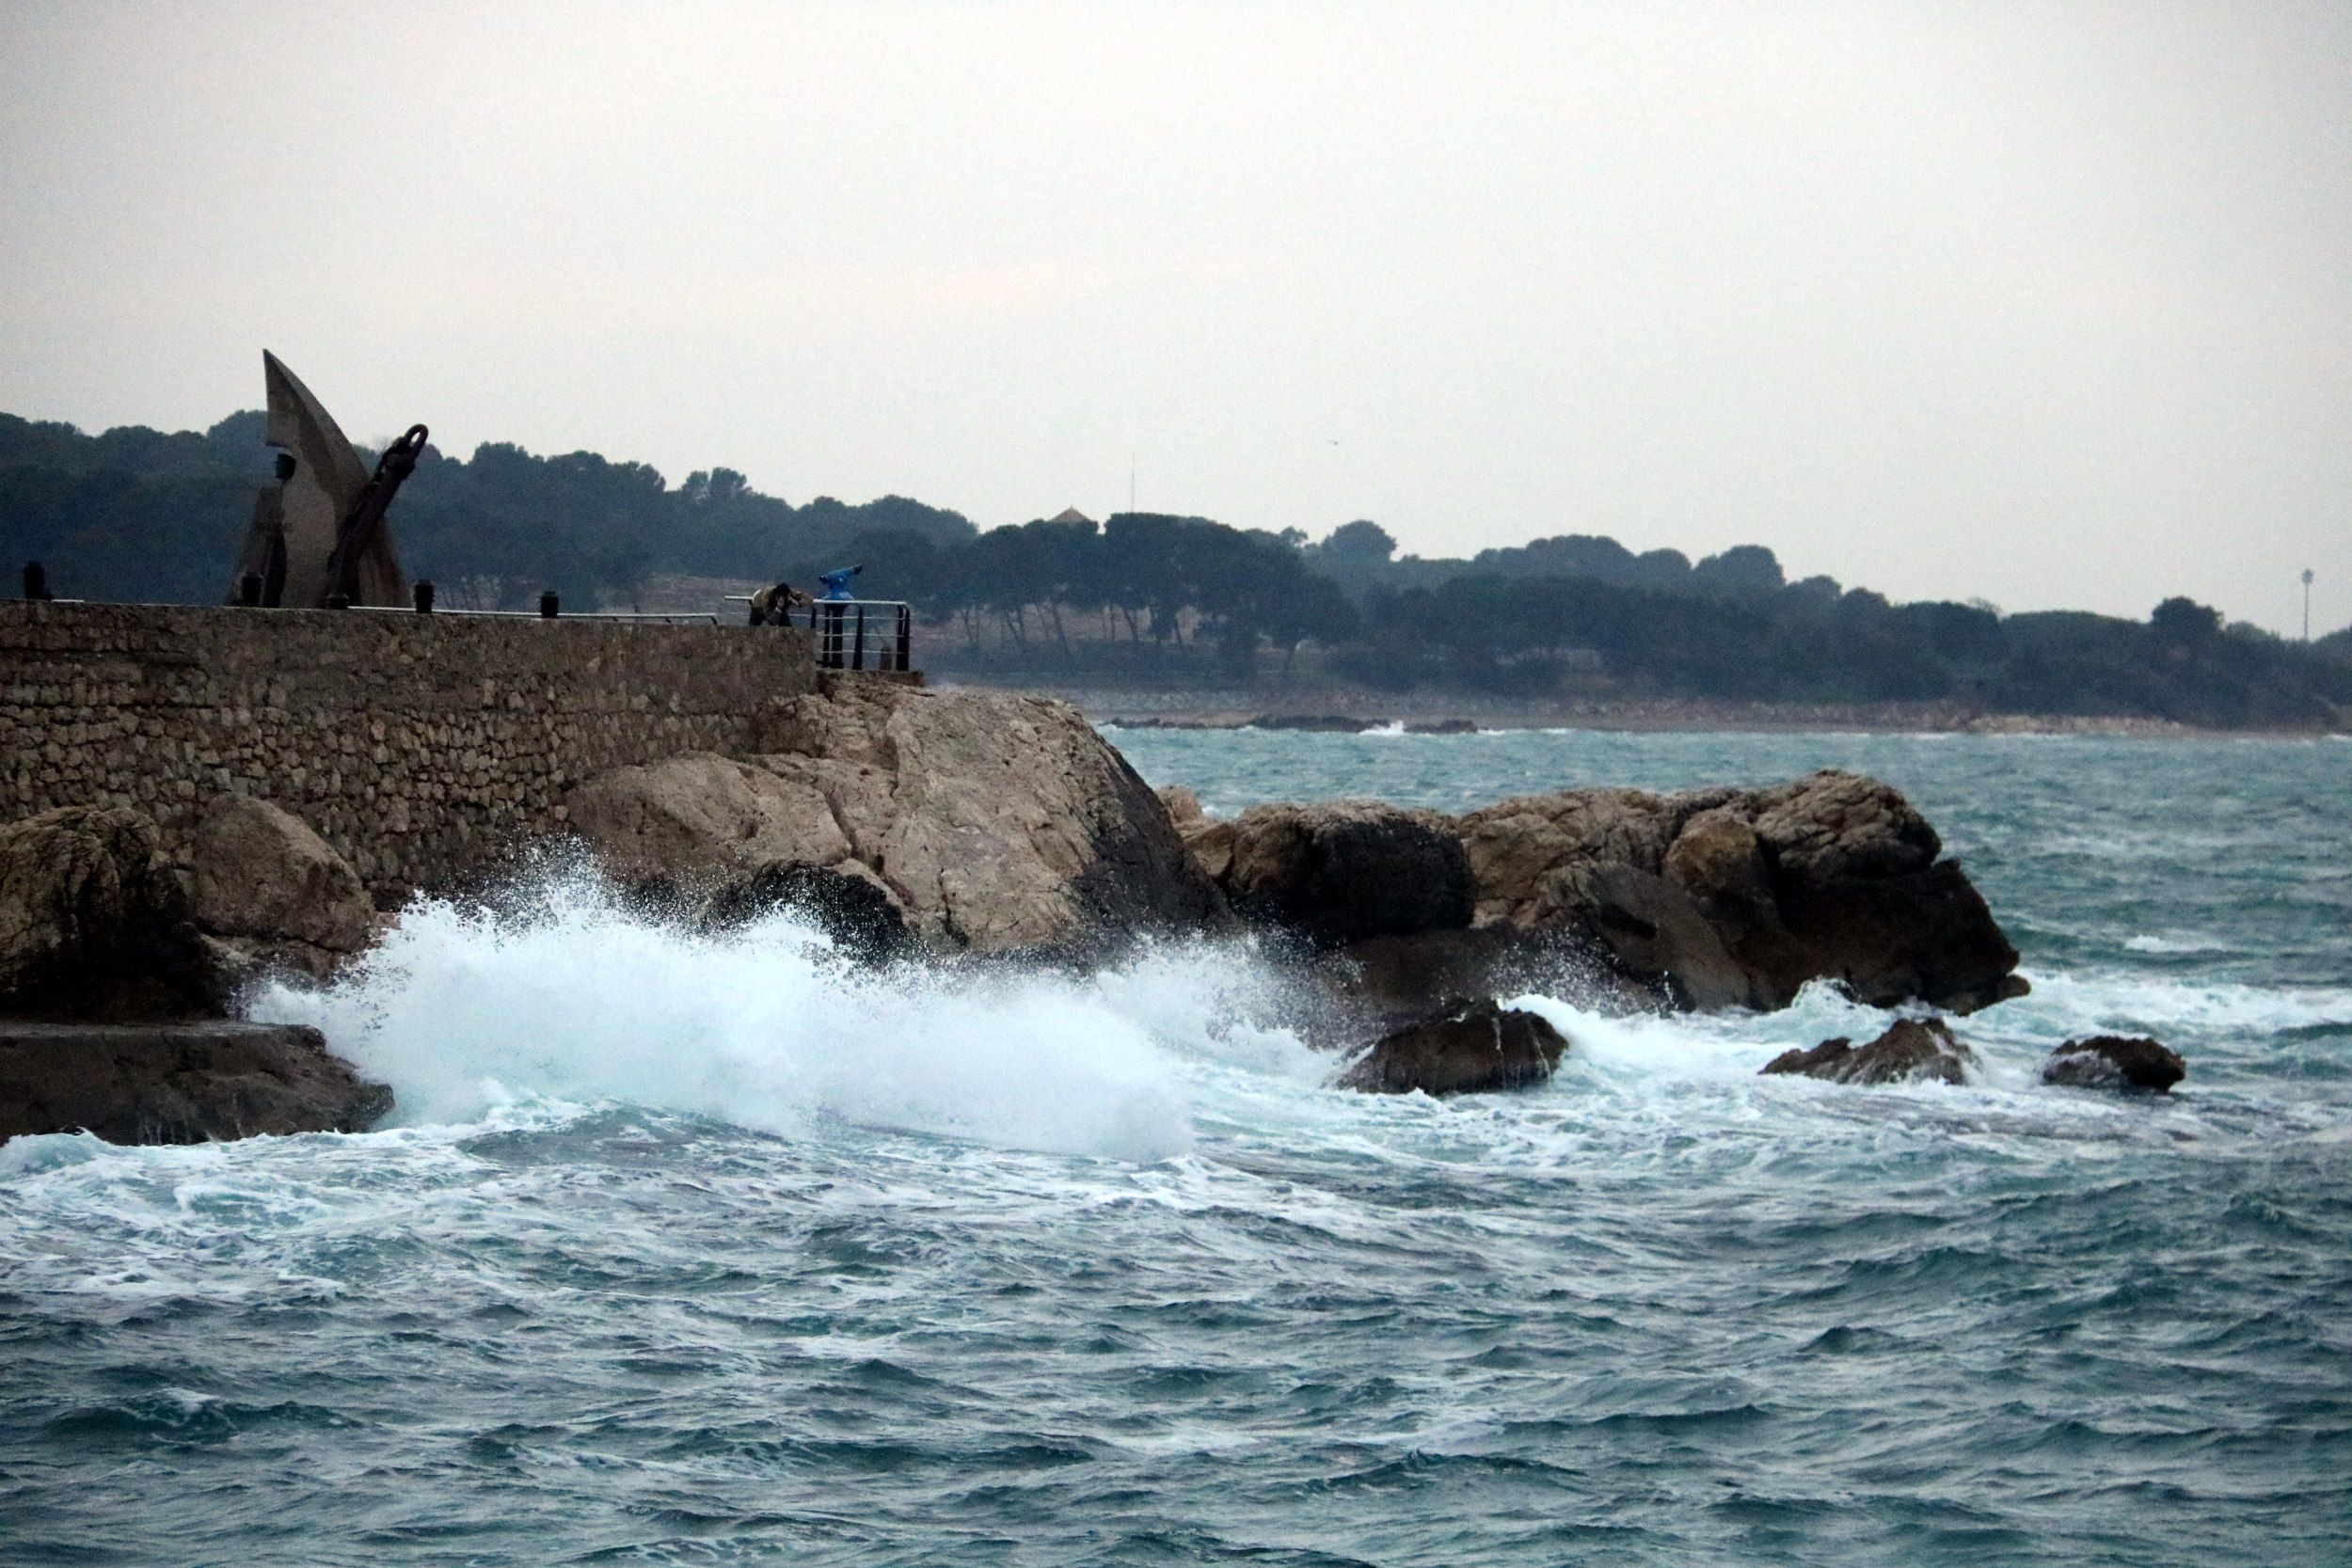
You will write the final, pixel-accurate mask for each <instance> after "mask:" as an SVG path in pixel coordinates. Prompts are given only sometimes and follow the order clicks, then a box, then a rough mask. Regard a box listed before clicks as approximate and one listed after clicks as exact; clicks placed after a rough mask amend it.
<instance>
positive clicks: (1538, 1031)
mask: <svg viewBox="0 0 2352 1568" xmlns="http://www.w3.org/2000/svg"><path fill="white" fill-rule="evenodd" d="M1567 1049H1568V1042H1567V1041H1566V1040H1565V1038H1563V1037H1561V1034H1560V1031H1559V1030H1557V1029H1554V1028H1553V1027H1552V1026H1551V1025H1550V1024H1549V1022H1546V1021H1545V1020H1543V1019H1541V1018H1539V1017H1537V1016H1536V1015H1535V1014H1534V1013H1530V1012H1523V1011H1521V1010H1519V1009H1518V1008H1516V1007H1503V1006H1500V1005H1498V1004H1497V1003H1495V1002H1493V1001H1492V1000H1487V1001H1482V1002H1474V1003H1469V1004H1456V1005H1454V1006H1453V1007H1451V1008H1449V1009H1447V1010H1445V1011H1443V1012H1440V1013H1438V1015H1436V1016H1435V1017H1431V1018H1426V1019H1423V1020H1422V1022H1418V1023H1412V1024H1407V1025H1406V1027H1404V1028H1402V1029H1399V1030H1396V1031H1395V1032H1394V1033H1392V1034H1390V1035H1387V1036H1385V1037H1382V1038H1381V1039H1380V1040H1379V1041H1378V1042H1377V1043H1375V1045H1374V1046H1373V1048H1372V1049H1371V1050H1370V1051H1367V1052H1365V1053H1364V1054H1363V1055H1362V1056H1361V1057H1359V1058H1358V1060H1357V1061H1356V1062H1355V1063H1354V1064H1353V1065H1352V1066H1350V1067H1349V1068H1348V1069H1347V1070H1346V1071H1345V1072H1343V1073H1342V1074H1341V1075H1340V1079H1339V1086H1340V1087H1342V1088H1345V1089H1361V1090H1363V1091H1365V1092H1366V1093H1369V1094H1411V1093H1413V1092H1414V1091H1415V1090H1419V1091H1420V1092H1422V1093H1423V1094H1431V1095H1450V1094H1488V1093H1493V1092H1495V1091H1498V1090H1502V1089H1518V1088H1525V1087H1526V1086H1527V1085H1531V1084H1540V1083H1542V1082H1543V1081H1544V1080H1545V1079H1547V1078H1549V1077H1550V1076H1551V1074H1552V1072H1553V1070H1554V1069H1556V1068H1558V1067H1559V1065H1560V1058H1561V1056H1562V1055H1563V1054H1565V1053H1566V1051H1567Z"/></svg>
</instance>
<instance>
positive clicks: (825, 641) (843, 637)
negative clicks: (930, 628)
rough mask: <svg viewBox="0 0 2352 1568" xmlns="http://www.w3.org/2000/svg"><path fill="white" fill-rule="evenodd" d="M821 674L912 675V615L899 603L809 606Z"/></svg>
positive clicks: (867, 601) (829, 602)
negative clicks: (897, 672)
mask: <svg viewBox="0 0 2352 1568" xmlns="http://www.w3.org/2000/svg"><path fill="white" fill-rule="evenodd" d="M808 629H809V630H810V631H811V632H812V633H814V634H815V636H816V640H817V665H818V669H821V670H910V669H913V668H914V666H913V665H912V664H910V663H909V662H908V660H909V658H910V657H911V656H912V654H913V652H914V610H911V609H909V608H908V607H907V606H906V605H905V604H904V603H902V602H900V601H899V600H897V599H818V601H817V602H816V603H814V604H812V605H810V606H809V607H808Z"/></svg>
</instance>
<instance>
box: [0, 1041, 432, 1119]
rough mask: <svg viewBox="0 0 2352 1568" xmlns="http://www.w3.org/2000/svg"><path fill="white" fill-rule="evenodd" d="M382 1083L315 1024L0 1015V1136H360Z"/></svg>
mask: <svg viewBox="0 0 2352 1568" xmlns="http://www.w3.org/2000/svg"><path fill="white" fill-rule="evenodd" d="M391 1102H392V1096H391V1091H390V1090H389V1088H387V1087H385V1086H384V1085H381V1084H372V1083H368V1082H366V1081H364V1080H362V1079H361V1078H360V1077H359V1075H358V1072H357V1071H355V1070H354V1069H352V1067H351V1066H350V1064H349V1063H347V1062H344V1061H342V1060H340V1059H339V1058H337V1057H335V1056H333V1055H330V1054H329V1053H327V1050H326V1040H325V1039H324V1038H323V1037H321V1036H320V1035H319V1032H318V1031H317V1030H315V1029H310V1028H306V1027H302V1026H300V1025H294V1024H262V1023H237V1022H226V1021H219V1020H213V1021H202V1022H178V1023H77V1022H8V1021H0V1139H7V1138H12V1137H19V1136H23V1135H26V1134H31V1133H40V1132H80V1131H87V1132H94V1133H96V1134H97V1135H98V1136H99V1137H102V1138H104V1139H105V1140H106V1141H107V1142H109V1143H124V1144H149V1143H167V1144H183V1143H201V1142H204V1141H205V1140H207V1139H213V1138H242V1137H249V1136H252V1135H253V1134H255V1133H262V1132H278V1133H284V1132H364V1131H365V1130H366V1129H368V1128H369V1127H372V1126H373V1125H374V1124H375V1122H376V1121H377V1120H378V1119H379V1118H381V1117H383V1116H384V1114H385V1113H386V1112H387V1111H389V1109H390V1108H391Z"/></svg>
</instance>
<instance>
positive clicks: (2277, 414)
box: [0, 0, 2352, 635]
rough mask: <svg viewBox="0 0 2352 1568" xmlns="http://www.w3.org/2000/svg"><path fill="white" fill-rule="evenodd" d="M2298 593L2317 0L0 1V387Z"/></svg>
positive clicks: (1897, 578)
mask: <svg viewBox="0 0 2352 1568" xmlns="http://www.w3.org/2000/svg"><path fill="white" fill-rule="evenodd" d="M264 347H268V348H271V349H273V350H275V351H276V352H277V353H278V355H279V356H281V357H283V358H284V359H285V360H286V361H287V362H288V363H289V364H290V365H292V366H293V367H294V370H295V371H296V372H297V373H298V374H300V375H301V376H302V377H303V379H304V380H305V381H307V382H308V383H309V384H310V387H311V388H312V389H313V390H314V391H316V392H317V393H318V394H319V395H320V397H321V398H322V399H323V400H324V401H325V402H326V405H327V407H328V408H329V409H331V410H332V411H334V413H335V414H336V416H337V417H338V419H339V420H341V421H342V423H343V425H344V426H345V428H346V429H347V430H348V431H350V433H351V434H352V435H353V436H355V437H357V438H359V439H362V440H366V439H369V438H372V437H380V436H389V434H391V433H394V432H397V431H398V430H401V429H404V428H405V427H406V426H407V425H408V424H410V423H411V422H414V421H418V420H421V421H424V422H425V423H427V424H429V425H430V426H431V427H432V429H433V432H434V437H435V441H436V444H437V445H438V446H440V447H441V448H442V449H443V450H445V451H455V452H460V453H463V452H469V451H471V450H472V449H473V447H474V445H475V444H476V443H478V442H481V441H487V440H510V441H516V442H519V443H521V444H522V445H524V446H526V447H528V448H530V449H531V450H532V451H542V452H552V451H573V450H578V449H583V448H584V449H587V450H591V451H600V452H603V453H604V454H606V455H607V456H609V457H613V458H616V459H620V458H635V459H641V460H644V461H647V462H651V463H652V464H654V465H655V466H656V467H660V469H661V470H662V471H663V472H664V473H665V474H667V475H668V476H669V477H670V478H671V479H672V480H673V481H674V482H675V481H677V480H682V479H683V478H684V477H685V476H686V475H687V473H688V472H689V471H691V469H694V468H698V467H713V466H722V465H723V466H726V467H735V468H738V469H740V470H742V471H743V472H744V473H746V474H748V475H749V476H750V478H751V481H752V483H754V484H755V485H757V486H758V487H759V488H761V489H763V490H766V491H769V492H770V493H771V494H776V495H781V496H784V497H785V498H786V499H790V500H793V501H796V502H797V501H803V500H806V499H810V498H812V497H815V496H818V495H833V496H836V497H840V498H842V499H848V500H862V499H868V498H870V497H873V496H877V495H882V494H900V495H911V496H914V497H916V498H919V499H923V500H926V501H929V502H931V503H933V504H935V505H941V506H948V507H953V508H955V509H957V510H959V511H961V512H963V513H964V514H966V515H969V516H970V517H972V519H973V520H974V521H975V522H977V523H978V524H980V525H981V526H982V527H993V526H995V525H998V524H1003V523H1011V522H1019V521H1023V520H1025V519H1027V518H1031V517H1036V516H1043V515H1052V514H1053V513H1056V512H1058V511H1059V510H1061V509H1062V508H1063V507H1064V506H1068V505H1073V504H1074V505H1076V506H1078V507H1080V508H1081V509H1083V510H1085V511H1087V512H1089V513H1090V514H1092V515H1095V516H1098V517H1099V516H1102V515H1105V514H1106V513H1108V512H1111V511H1116V510H1121V509H1124V508H1125V507H1126V506H1127V505H1128V503H1129V499H1130V494H1131V484H1132V495H1133V498H1134V499H1135V501H1136V504H1137V505H1139V506H1140V507H1142V508H1143V509H1145V510H1149V511H1161V512H1178V513H1188V514H1198V515H1206V516H1213V517H1216V518H1218V519H1220V520H1222V521H1224V522H1228V523H1232V524H1234V525H1236V526H1242V527H1256V528H1268V529H1282V528H1299V529H1303V530H1305V531H1308V532H1309V533H1311V534H1312V535H1315V536H1317V537H1320V536H1321V535H1322V534H1324V533H1326V532H1327V531H1329V530H1330V529H1331V528H1333V527H1335V526H1337V525H1338V524H1340V523H1342V522H1345V521H1347V520H1348V519H1350V518H1355V517H1371V518H1374V519H1375V520H1377V521H1378V522H1380V523H1381V524H1382V525H1383V526H1384V527H1386V528H1387V529H1388V530H1389V531H1391V533H1393V534H1394V535H1395V536H1396V537H1397V538H1398V540H1399V541H1400V542H1401V543H1402V546H1403V547H1404V548H1405V549H1406V550H1409V551H1414V552H1418V553H1421V554H1425V555H1452V554H1461V553H1467V552H1470V551H1474V550H1477V549H1480V548H1483V547H1486V546H1496V545H1510V544H1518V543H1521V542H1523V541H1525V540H1527V539H1528V538H1531V537H1534V536H1538V535H1543V534H1551V533H1572V532H1573V533H1605V534H1611V535H1613V536H1614V537H1616V538H1617V539H1619V540H1620V541H1622V542H1623V543H1625V544H1626V545H1627V546H1630V547H1632V548H1634V549H1637V550H1639V549H1651V548H1657V547H1660V546H1672V547H1675V548H1677V549H1680V550H1682V551H1684V552H1685V553H1687V554H1689V555H1691V556H1692V557H1693V558H1694V559H1695V558H1697V557H1699V556H1701V555H1704V554H1708V553H1711V552H1713V551H1716V550H1720V549H1723V548H1724V547H1726V546H1731V545H1736V544H1747V543H1756V544H1764V545H1768V546H1772V548H1773V549H1774V550H1775V551H1777V552H1778V554H1779V556H1780V558H1781V561H1782V562H1783V564H1784V565H1785V566H1786V567H1787V568H1788V572H1789V574H1790V575H1791V576H1792V577H1796V576H1804V575H1810V574H1813V573H1817V572H1826V573H1829V574H1830V575H1832V576H1834V577H1836V578H1838V579H1840V580H1841V581H1843V582H1846V583H1848V584H1850V585H1852V584H1860V585H1865V586H1868V587H1872V588H1876V589H1878V590H1880V591H1881V592H1883V593H1886V594H1889V595H1890V596H1892V597H1895V598H1899V599H1908V598H1923V597H1935V598H1961V599H1965V598H1983V599H1987V600H1990V601H1992V602H1994V603H1995V604H1997V605H1999V606H2001V607H2003V608H2004V609H2007V610H2034V609H2052V608H2081V609H2091V610H2102V611H2106V612H2109V613H2114V614H2123V615H2132V616H2144V615H2146V613H2147V612H2148V610H2149V609H2150V608H2151V607H2152V606H2153V605H2154V604H2155V603H2156V601H2157V600H2159V599H2161V598H2163V597H2165V596H2167V595H2169V594H2178V593H2185V594H2191V595H2192V596H2194V597H2197V598H2199V599H2201V600H2204V601H2206V602H2209V603H2212V604H2215V605H2217V607H2219V608H2220V609H2221V610H2223V611H2224V612H2225V613H2226V614H2227V615H2229V616H2230V617H2231V618H2233V619H2244V620H2249V621H2252V622H2254V623H2256V624H2258V625H2261V626H2268V627H2270V628H2272V629H2273V630H2277V631H2280V632H2284V633H2288V634H2290V635H2292V634H2294V633H2296V632H2298V631H2299V630H2300V625H2301V622H2300V614H2301V593H2302V589H2301V585H2300V582H2299V580H2298V579H2299V574H2300V572H2301V571H2302V569H2303V568H2305V567H2307V566H2308V567H2311V568H2312V569H2313V570H2314V571H2315V572H2316V574H2317V580H2316V582H2315V583H2314V586H2313V590H2312V613H2313V623H2314V624H2313V629H2314V630H2315V631H2326V630H2328V629H2330V628H2332V627H2334V626H2342V625H2344V623H2345V622H2346V621H2347V620H2352V5H2347V4H2344V3H2340V0H2339V3H2333V4H2307V3H2301V0H2263V3H2261V4H2245V3H2243V0H2233V3H2227V4H2189V3H2168V0H2131V3H2122V4H2105V3H2102V0H2068V3H2066V4H2049V3H2042V0H2028V3H2017V4H2004V3H1997V0H1987V3H1982V4H1970V5H1947V4H1938V3H1936V0H1911V3H1905V4H1893V3H1889V4H1883V5H1871V4H1850V5H1809V4H1804V3H1795V0H1792V3H1757V4H1747V3H1739V4H1734V3H1728V0H1726V3H1724V4H1716V5H1690V6H1686V5H1677V4H1672V3H1657V4H1644V5H1641V6H1628V5H1624V4H1621V3H1615V0H1611V3H1606V4H1590V5H1579V4H1569V3H1550V4H1542V5H1528V6H1521V5H1504V4H1491V5H1481V4H1475V3H1471V0H1456V3H1452V4H1445V5H1428V6H1422V5H1390V4H1378V3H1372V0H1364V3H1359V4H1354V5H1346V6H1320V5H1284V4H1276V3H1272V0H1265V3H1254V4H1238V3H1236V4H1151V3H1146V0H1135V3H1129V4H1120V5H1078V6H1068V5H1039V4H1014V3H1008V4H954V3H948V0H935V3H930V4H889V3H885V0H864V3H860V4H853V5H838V6H834V5H811V6H795V5H788V4H781V3H778V4H755V5H741V6H734V5H719V4H694V3H691V0H677V3H672V4H666V5H643V6H599V5H594V4H588V3H585V0H583V3H578V4H565V5H555V6H544V7H542V6H532V5H527V4H514V3H501V4H496V5H492V4H488V3H483V4H477V5H469V6H443V5H435V4H430V3H409V4H405V5H402V6H399V7H397V8H381V9H378V8H370V7H366V6H362V5H357V4H336V5H332V6H320V5H316V4H306V5H301V6H269V5H236V4H215V5H204V6H199V5H140V4H132V3H122V0H118V3H113V4H103V5H89V6H79V5H67V4H55V5H52V4H41V3H39V0H0V409H5V410H7V411H9V412H12V413H17V414H21V415H24V416H26V417H29V418H36V419H53V420H71V421H72V422H73V423H75V424H78V425H81V426H82V427H84V428H85V429H90V430H96V429H103V428H104V427H106V426H109V425H114V424H130V423H135V424H148V425H154V426H157V427H161V428H166V429H176V428H185V427H198V428H200V427H202V426H204V425H207V424H210V423H212V422H213V421H214V420H217V419H219V418H220V417H221V416H222V415H224V414H226V413H227V412H229V411H230V410H231V409H235V408H241V407H253V406H258V405H259V403H260V401H261V394H262V377H261V350H262V348H264Z"/></svg>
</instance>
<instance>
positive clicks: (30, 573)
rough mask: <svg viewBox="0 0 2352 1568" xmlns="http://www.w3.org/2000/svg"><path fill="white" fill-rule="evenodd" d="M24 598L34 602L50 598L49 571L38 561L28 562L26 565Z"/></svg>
mask: <svg viewBox="0 0 2352 1568" xmlns="http://www.w3.org/2000/svg"><path fill="white" fill-rule="evenodd" d="M24 596H25V597H26V598H27V599H34V600H40V599H46V598H48V597H49V596H50V595H49V569H48V568H47V567H45V566H43V565H42V564H41V563H40V562H38V561H28V562H25V563H24Z"/></svg>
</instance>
